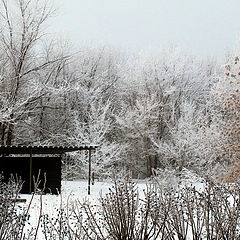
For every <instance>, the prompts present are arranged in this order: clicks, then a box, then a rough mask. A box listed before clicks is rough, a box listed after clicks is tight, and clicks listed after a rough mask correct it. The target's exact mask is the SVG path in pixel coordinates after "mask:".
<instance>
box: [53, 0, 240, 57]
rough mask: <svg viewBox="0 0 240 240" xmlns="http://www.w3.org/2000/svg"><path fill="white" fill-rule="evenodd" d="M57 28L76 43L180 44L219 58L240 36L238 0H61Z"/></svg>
mask: <svg viewBox="0 0 240 240" xmlns="http://www.w3.org/2000/svg"><path fill="white" fill-rule="evenodd" d="M61 1H62V3H61V5H60V8H59V12H58V16H57V18H56V19H55V22H54V24H53V27H54V29H55V30H54V31H55V32H56V33H57V34H61V35H62V36H64V37H65V38H68V39H70V40H71V41H72V42H73V43H77V44H80V45H81V44H82V43H87V42H92V43H101V44H111V45H114V46H118V47H122V48H127V49H129V50H131V51H132V50H133V51H135V50H137V51H139V50H146V49H148V48H157V47H161V46H163V45H166V44H178V45H180V46H182V47H183V48H184V49H187V50H189V51H190V52H191V53H193V54H195V55H201V56H217V57H221V56H223V55H224V54H225V52H226V50H227V49H233V48H236V46H237V44H238V40H239V38H240V0H61Z"/></svg>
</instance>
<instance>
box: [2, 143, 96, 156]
mask: <svg viewBox="0 0 240 240" xmlns="http://www.w3.org/2000/svg"><path fill="white" fill-rule="evenodd" d="M96 148H97V146H94V145H90V146H87V145H83V146H70V147H65V146H25V145H18V146H0V154H30V153H32V154H62V153H65V152H74V151H83V150H94V149H96Z"/></svg>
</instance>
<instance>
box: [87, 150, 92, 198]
mask: <svg viewBox="0 0 240 240" xmlns="http://www.w3.org/2000/svg"><path fill="white" fill-rule="evenodd" d="M88 154H89V155H88V157H89V158H88V195H90V193H91V187H90V186H91V171H92V170H91V168H92V159H91V158H92V156H91V155H92V152H91V149H89V150H88Z"/></svg>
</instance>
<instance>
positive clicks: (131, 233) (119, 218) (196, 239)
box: [42, 181, 240, 240]
mask: <svg viewBox="0 0 240 240" xmlns="http://www.w3.org/2000/svg"><path fill="white" fill-rule="evenodd" d="M239 200H240V185H237V184H236V185H216V184H215V183H212V182H208V183H206V185H205V187H204V189H202V190H197V189H196V188H195V187H193V186H185V187H183V188H180V189H178V190H176V189H174V188H170V187H169V188H167V189H164V190H162V189H159V188H158V187H157V186H148V187H147V190H146V191H145V193H144V197H143V198H140V197H139V193H138V191H137V188H136V185H135V184H134V183H133V182H124V181H116V182H115V183H114V185H113V187H112V188H111V189H110V190H109V193H108V194H106V195H104V196H100V199H99V204H98V205H93V204H91V203H89V202H84V203H81V202H79V201H78V202H75V203H74V204H69V205H68V207H67V208H64V207H62V208H61V209H59V212H58V213H59V214H58V215H57V216H56V217H55V218H51V217H49V216H44V217H43V218H42V224H43V226H44V229H45V230H44V231H45V239H47V240H50V239H58V240H64V239H72V240H85V239H89V240H150V239H151V240H152V239H164V240H175V239H178V240H185V239H193V240H202V239H208V240H213V239H214V240H216V239H226V240H227V239H228V240H229V239H232V240H235V239H236V240H237V239H239V238H240V232H239V226H240V217H239V216H240V212H239V211H240V206H239Z"/></svg>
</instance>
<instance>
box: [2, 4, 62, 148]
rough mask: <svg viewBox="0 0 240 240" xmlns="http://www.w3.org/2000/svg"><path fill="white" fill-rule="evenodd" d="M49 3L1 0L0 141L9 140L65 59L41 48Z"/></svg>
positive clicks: (27, 117) (11, 140) (34, 107)
mask: <svg viewBox="0 0 240 240" xmlns="http://www.w3.org/2000/svg"><path fill="white" fill-rule="evenodd" d="M49 3H50V2H47V1H38V0H16V1H13V0H11V1H9V0H1V2H0V4H1V6H0V18H1V20H0V29H1V31H0V53H1V57H0V75H1V77H0V85H1V86H0V102H1V106H0V112H1V113H2V116H1V117H0V135H1V142H0V143H1V144H6V145H11V144H12V142H13V139H14V136H15V129H16V124H17V123H20V122H22V123H23V122H24V121H25V122H27V120H28V119H29V118H31V115H32V114H33V112H34V111H35V110H36V107H39V106H38V103H39V99H41V97H42V96H43V95H45V94H46V92H47V89H46V88H45V85H46V84H47V82H48V81H49V78H52V74H53V73H55V72H56V71H57V69H59V68H61V66H62V64H63V63H64V61H63V57H62V56H61V57H60V58H52V57H46V54H44V52H43V51H42V50H41V40H42V39H43V36H44V34H45V32H44V30H45V26H46V25H45V23H46V22H47V20H48V18H49V17H51V16H52V14H53V12H54V10H53V8H52V7H51V6H50V4H49ZM44 72H45V73H44ZM43 77H44V79H43Z"/></svg>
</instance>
